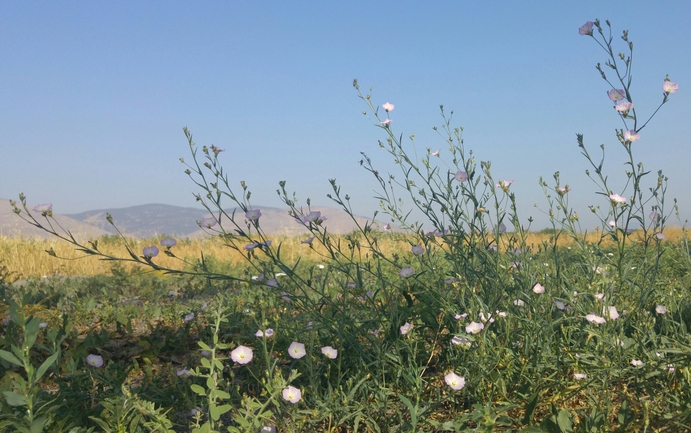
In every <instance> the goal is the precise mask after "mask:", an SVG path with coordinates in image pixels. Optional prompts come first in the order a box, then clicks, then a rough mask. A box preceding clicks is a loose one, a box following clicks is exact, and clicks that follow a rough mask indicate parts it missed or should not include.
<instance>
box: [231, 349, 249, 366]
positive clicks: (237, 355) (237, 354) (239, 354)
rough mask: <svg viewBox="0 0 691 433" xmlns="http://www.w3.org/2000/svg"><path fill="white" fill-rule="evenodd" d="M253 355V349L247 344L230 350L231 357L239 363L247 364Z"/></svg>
mask: <svg viewBox="0 0 691 433" xmlns="http://www.w3.org/2000/svg"><path fill="white" fill-rule="evenodd" d="M253 356H254V355H253V353H252V349H250V348H249V347H245V346H238V347H236V348H235V349H233V351H232V352H230V359H232V360H233V361H234V362H236V363H238V364H247V363H248V362H250V361H251V360H252V357H253Z"/></svg>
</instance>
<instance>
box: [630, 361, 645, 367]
mask: <svg viewBox="0 0 691 433" xmlns="http://www.w3.org/2000/svg"><path fill="white" fill-rule="evenodd" d="M631 365H633V366H634V367H641V366H643V361H641V360H640V359H632V360H631Z"/></svg>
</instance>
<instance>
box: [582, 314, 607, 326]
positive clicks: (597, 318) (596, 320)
mask: <svg viewBox="0 0 691 433" xmlns="http://www.w3.org/2000/svg"><path fill="white" fill-rule="evenodd" d="M585 320H587V321H588V322H590V323H592V324H594V325H602V324H603V323H605V318H604V317H600V316H596V315H595V314H588V315H586V316H585Z"/></svg>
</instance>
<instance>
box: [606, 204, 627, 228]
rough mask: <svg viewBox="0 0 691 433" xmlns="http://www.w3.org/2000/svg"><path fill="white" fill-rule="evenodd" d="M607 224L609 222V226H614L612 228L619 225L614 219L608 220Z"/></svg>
mask: <svg viewBox="0 0 691 433" xmlns="http://www.w3.org/2000/svg"><path fill="white" fill-rule="evenodd" d="M624 200H626V199H624ZM607 224H609V226H610V227H612V228H615V227H616V226H617V222H616V221H614V220H611V221H610V222H608V223H607Z"/></svg>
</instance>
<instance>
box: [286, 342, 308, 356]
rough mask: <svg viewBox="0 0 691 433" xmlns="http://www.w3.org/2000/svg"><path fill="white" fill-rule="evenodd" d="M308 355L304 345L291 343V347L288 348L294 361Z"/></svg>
mask: <svg viewBox="0 0 691 433" xmlns="http://www.w3.org/2000/svg"><path fill="white" fill-rule="evenodd" d="M306 354H307V352H306V351H305V345H304V344H302V343H298V342H297V341H293V342H292V343H290V346H288V355H290V357H291V358H293V359H300V358H302V357H303V356H305V355H306Z"/></svg>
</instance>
